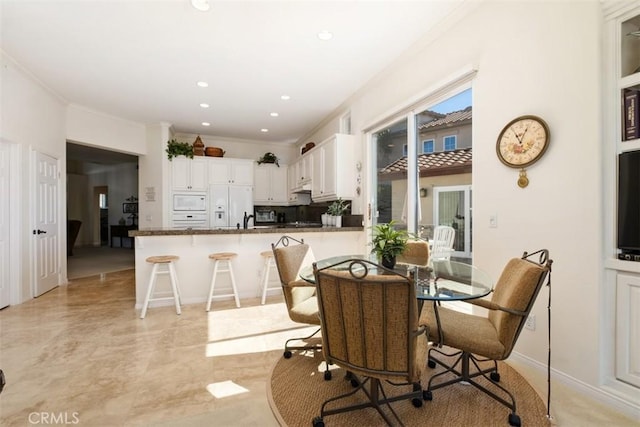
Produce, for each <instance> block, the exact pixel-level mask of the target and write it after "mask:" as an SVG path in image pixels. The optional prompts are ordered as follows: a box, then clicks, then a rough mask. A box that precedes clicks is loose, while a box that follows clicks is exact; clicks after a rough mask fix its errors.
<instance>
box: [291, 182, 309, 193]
mask: <svg viewBox="0 0 640 427" xmlns="http://www.w3.org/2000/svg"><path fill="white" fill-rule="evenodd" d="M292 193H297V194H311V184H304V185H303V186H302V187H300V188H296V189H295V190H293V191H292Z"/></svg>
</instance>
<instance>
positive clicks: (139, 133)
mask: <svg viewBox="0 0 640 427" xmlns="http://www.w3.org/2000/svg"><path fill="white" fill-rule="evenodd" d="M66 133H67V139H68V140H71V141H77V142H81V143H84V144H88V145H92V146H97V147H101V148H107V149H109V150H113V151H120V152H122V153H129V154H137V155H141V154H145V153H146V152H147V146H146V127H145V126H144V125H142V124H140V123H135V122H131V121H128V120H123V119H120V118H118V117H113V116H109V115H107V114H103V113H100V112H97V111H92V110H89V109H87V108H85V107H82V106H79V105H73V104H71V105H69V106H68V108H67V114H66Z"/></svg>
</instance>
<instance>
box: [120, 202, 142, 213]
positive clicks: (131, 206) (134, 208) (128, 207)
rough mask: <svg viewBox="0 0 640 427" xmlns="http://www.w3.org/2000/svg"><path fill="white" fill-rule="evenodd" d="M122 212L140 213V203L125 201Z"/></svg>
mask: <svg viewBox="0 0 640 427" xmlns="http://www.w3.org/2000/svg"><path fill="white" fill-rule="evenodd" d="M122 212H124V213H138V204H137V203H123V204H122Z"/></svg>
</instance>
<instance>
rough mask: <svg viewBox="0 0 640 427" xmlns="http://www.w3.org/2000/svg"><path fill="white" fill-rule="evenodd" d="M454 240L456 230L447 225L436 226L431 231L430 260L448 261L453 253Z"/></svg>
mask: <svg viewBox="0 0 640 427" xmlns="http://www.w3.org/2000/svg"><path fill="white" fill-rule="evenodd" d="M455 238H456V230H455V229H454V228H453V227H449V226H448V225H438V226H437V227H435V228H434V229H433V243H432V244H431V259H432V260H441V259H445V260H447V259H450V258H451V254H452V253H453V244H454V241H455Z"/></svg>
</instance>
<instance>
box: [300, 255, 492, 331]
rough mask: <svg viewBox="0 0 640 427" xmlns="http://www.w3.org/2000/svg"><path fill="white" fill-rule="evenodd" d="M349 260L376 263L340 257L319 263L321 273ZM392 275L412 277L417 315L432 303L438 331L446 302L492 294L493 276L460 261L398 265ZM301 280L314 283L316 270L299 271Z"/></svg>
mask: <svg viewBox="0 0 640 427" xmlns="http://www.w3.org/2000/svg"><path fill="white" fill-rule="evenodd" d="M347 260H367V261H371V262H374V263H376V262H377V260H376V258H375V256H374V255H362V254H359V255H340V256H335V257H330V258H325V259H322V260H319V261H316V267H317V268H318V269H322V268H326V267H330V266H332V265H335V264H341V263H343V262H344V261H347ZM351 268H352V272H354V273H356V274H357V270H358V269H363V270H364V266H362V265H358V264H357V263H356V264H354V265H353V266H352V267H351ZM367 268H368V273H367V274H378V271H377V268H376V266H371V265H367ZM337 269H343V270H347V269H349V267H348V264H342V265H340V266H338V267H337ZM393 271H395V272H397V273H400V274H402V275H407V276H409V277H411V278H412V279H413V281H414V283H415V286H416V298H417V300H418V312H421V311H422V305H423V304H424V302H425V301H432V302H433V305H434V311H435V316H436V322H437V327H438V330H439V331H440V333H442V330H441V327H440V318H439V316H438V305H439V304H440V303H442V302H445V301H464V300H471V299H476V298H482V297H484V296H486V295H488V294H490V293H491V291H492V290H493V284H494V282H493V280H492V279H491V276H489V274H487V273H486V272H485V271H483V270H481V269H480V268H478V267H476V266H474V265H472V264H467V263H464V262H459V261H451V260H433V261H431V263H430V265H429V266H428V267H427V266H419V265H413V264H400V263H398V264H396V266H395V267H394V269H393ZM299 275H300V278H301V279H303V280H305V281H307V282H309V283H315V277H314V274H313V266H312V265H309V266H306V267H304V268H302V269H301V270H300V273H299Z"/></svg>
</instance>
